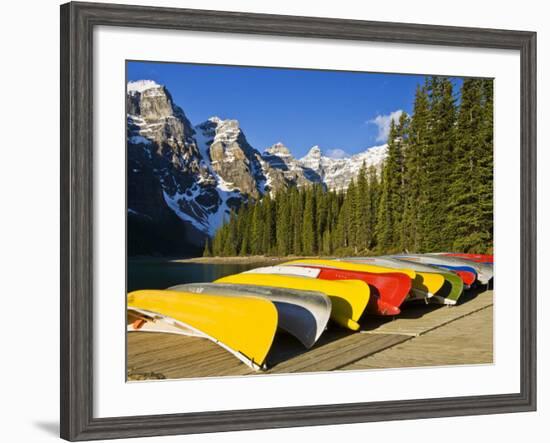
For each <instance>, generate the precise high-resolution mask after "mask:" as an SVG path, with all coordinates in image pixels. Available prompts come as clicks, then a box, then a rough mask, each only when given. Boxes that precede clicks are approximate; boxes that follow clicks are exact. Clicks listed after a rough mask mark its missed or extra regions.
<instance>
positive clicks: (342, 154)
mask: <svg viewBox="0 0 550 443" xmlns="http://www.w3.org/2000/svg"><path fill="white" fill-rule="evenodd" d="M325 155H326V156H327V157H329V158H335V159H339V158H346V157H349V154H348V153H347V152H346V151H344V150H343V149H338V148H337V149H329V150H328V151H327V152H326V154H325Z"/></svg>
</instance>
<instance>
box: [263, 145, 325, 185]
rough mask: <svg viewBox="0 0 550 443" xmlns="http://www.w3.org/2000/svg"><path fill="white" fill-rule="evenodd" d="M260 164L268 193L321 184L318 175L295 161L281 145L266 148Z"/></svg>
mask: <svg viewBox="0 0 550 443" xmlns="http://www.w3.org/2000/svg"><path fill="white" fill-rule="evenodd" d="M260 163H261V165H262V169H263V171H264V175H265V176H266V190H267V191H269V192H277V191H278V190H279V189H284V188H288V187H289V186H305V185H308V184H311V183H320V182H321V178H320V177H319V175H317V174H316V173H315V172H314V171H312V170H310V169H309V168H308V167H306V166H304V165H302V164H301V163H300V162H299V161H298V160H296V159H295V158H294V157H293V156H292V154H291V153H290V150H289V149H288V148H287V147H286V146H285V145H283V144H282V143H276V144H274V145H273V146H271V147H269V148H267V149H266V150H265V151H264V152H263V153H262V155H261V158H260Z"/></svg>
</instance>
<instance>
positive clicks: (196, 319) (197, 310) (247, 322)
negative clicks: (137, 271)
mask: <svg viewBox="0 0 550 443" xmlns="http://www.w3.org/2000/svg"><path fill="white" fill-rule="evenodd" d="M128 309H129V310H134V311H137V312H139V313H142V314H145V317H146V318H153V319H154V316H152V317H151V316H149V315H147V314H148V313H154V314H160V315H161V316H163V317H164V318H163V321H165V322H167V323H169V324H172V325H173V326H176V327H180V328H181V329H182V330H188V329H189V328H190V329H191V330H196V331H197V332H198V333H197V334H195V335H199V336H204V337H206V338H208V339H210V340H212V341H213V342H215V343H217V344H219V345H220V346H222V347H223V348H225V349H227V350H228V351H229V352H231V353H232V354H233V355H235V356H236V357H237V358H239V359H240V360H241V361H243V362H244V363H246V364H248V365H249V366H250V367H252V368H254V369H261V368H262V367H263V366H264V363H265V359H266V357H267V354H268V352H269V349H270V348H271V345H272V343H273V338H274V336H275V331H276V330H277V309H276V308H275V306H274V305H273V303H272V302H271V301H269V300H266V299H262V298H258V297H246V296H243V297H224V296H218V295H209V294H194V293H191V292H181V291H169V290H141V291H134V292H131V293H129V294H128ZM138 330H139V329H138Z"/></svg>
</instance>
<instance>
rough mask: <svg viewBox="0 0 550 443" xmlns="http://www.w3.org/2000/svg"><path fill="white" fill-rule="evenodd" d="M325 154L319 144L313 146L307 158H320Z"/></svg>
mask: <svg viewBox="0 0 550 443" xmlns="http://www.w3.org/2000/svg"><path fill="white" fill-rule="evenodd" d="M322 156H323V153H322V152H321V148H320V147H319V146H318V145H315V146H312V147H311V148H310V149H309V151H308V153H307V154H306V156H305V157H304V158H305V159H308V158H310V159H311V158H313V159H320V158H321V157H322Z"/></svg>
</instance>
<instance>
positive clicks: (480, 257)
mask: <svg viewBox="0 0 550 443" xmlns="http://www.w3.org/2000/svg"><path fill="white" fill-rule="evenodd" d="M437 255H440V254H437ZM441 255H446V256H448V257H458V258H463V259H465V260H470V261H473V262H476V263H489V264H490V263H493V262H494V258H493V255H492V254H463V253H456V252H445V253H443V254H441Z"/></svg>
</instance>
